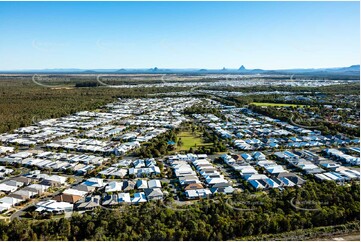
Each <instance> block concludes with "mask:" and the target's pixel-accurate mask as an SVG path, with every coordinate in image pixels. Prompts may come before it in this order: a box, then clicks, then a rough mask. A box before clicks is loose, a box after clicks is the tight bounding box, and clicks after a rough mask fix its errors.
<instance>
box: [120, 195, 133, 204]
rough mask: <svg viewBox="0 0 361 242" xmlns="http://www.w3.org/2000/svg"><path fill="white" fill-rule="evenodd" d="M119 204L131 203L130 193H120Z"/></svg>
mask: <svg viewBox="0 0 361 242" xmlns="http://www.w3.org/2000/svg"><path fill="white" fill-rule="evenodd" d="M118 202H120V203H130V202H131V199H130V194H129V193H118Z"/></svg>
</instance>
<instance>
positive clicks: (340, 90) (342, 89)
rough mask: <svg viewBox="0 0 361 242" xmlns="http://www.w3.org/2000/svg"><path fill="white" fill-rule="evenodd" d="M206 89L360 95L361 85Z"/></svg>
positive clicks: (210, 88)
mask: <svg viewBox="0 0 361 242" xmlns="http://www.w3.org/2000/svg"><path fill="white" fill-rule="evenodd" d="M205 89H209V90H217V91H229V92H274V91H281V92H310V94H311V95H312V94H315V93H319V92H321V93H326V94H350V95H351V94H353V95H357V94H358V95H359V94H360V83H350V84H341V85H330V86H321V87H297V86H275V85H269V86H253V87H207V88H205Z"/></svg>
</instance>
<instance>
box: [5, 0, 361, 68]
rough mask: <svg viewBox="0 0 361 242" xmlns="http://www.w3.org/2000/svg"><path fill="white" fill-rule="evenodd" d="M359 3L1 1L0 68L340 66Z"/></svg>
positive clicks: (351, 45)
mask: <svg viewBox="0 0 361 242" xmlns="http://www.w3.org/2000/svg"><path fill="white" fill-rule="evenodd" d="M359 9H360V3H359V2H358V1H357V2H101V3H99V2H0V32H1V33H2V36H1V38H0V53H1V55H0V70H23V69H51V68H81V69H117V68H151V67H155V66H156V67H158V68H208V69H220V68H223V67H226V68H239V67H240V66H241V65H245V67H246V68H249V69H252V68H262V69H291V68H327V67H343V66H350V65H354V64H359V63H360V21H359V19H360V13H359Z"/></svg>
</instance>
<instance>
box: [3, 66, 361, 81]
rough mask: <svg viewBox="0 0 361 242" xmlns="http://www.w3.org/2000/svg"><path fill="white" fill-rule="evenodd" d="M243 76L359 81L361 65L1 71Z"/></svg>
mask: <svg viewBox="0 0 361 242" xmlns="http://www.w3.org/2000/svg"><path fill="white" fill-rule="evenodd" d="M200 72H201V73H202V74H241V75H243V74H244V75H256V74H263V75H271V76H272V75H297V76H305V77H314V78H334V77H336V78H343V77H345V78H348V79H359V78H360V65H352V66H348V67H336V68H318V69H314V68H308V69H281V70H263V69H246V67H245V66H244V65H242V66H241V67H240V68H238V69H228V68H225V67H223V68H222V69H190V68H188V69H159V68H158V67H154V68H149V69H146V68H143V69H142V68H139V69H124V68H122V69H76V68H68V69H42V70H12V71H0V73H3V74H17V73H18V74H34V73H37V74H95V73H97V74H99V73H104V74H111V73H122V74H141V73H144V74H149V73H157V74H183V73H186V74H192V73H194V74H199V73H200Z"/></svg>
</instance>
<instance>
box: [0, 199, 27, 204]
mask: <svg viewBox="0 0 361 242" xmlns="http://www.w3.org/2000/svg"><path fill="white" fill-rule="evenodd" d="M22 201H24V200H23V199H18V198H13V197H3V198H1V199H0V203H7V204H10V205H11V206H15V205H16V204H18V203H20V202H22Z"/></svg>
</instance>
